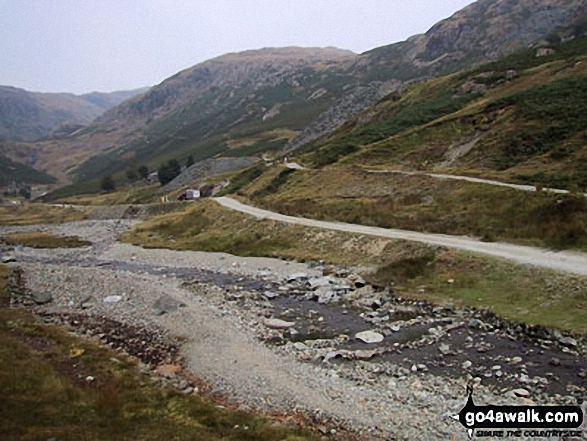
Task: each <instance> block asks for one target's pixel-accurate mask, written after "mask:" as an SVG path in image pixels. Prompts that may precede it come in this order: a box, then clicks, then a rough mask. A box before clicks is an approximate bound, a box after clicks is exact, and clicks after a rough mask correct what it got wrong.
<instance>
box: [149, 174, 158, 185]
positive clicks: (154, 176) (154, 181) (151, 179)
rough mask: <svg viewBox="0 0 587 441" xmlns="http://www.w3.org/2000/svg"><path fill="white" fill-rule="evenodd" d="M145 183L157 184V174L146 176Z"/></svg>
mask: <svg viewBox="0 0 587 441" xmlns="http://www.w3.org/2000/svg"><path fill="white" fill-rule="evenodd" d="M147 181H148V182H149V184H154V183H156V182H159V172H156V171H154V172H152V173H149V176H147Z"/></svg>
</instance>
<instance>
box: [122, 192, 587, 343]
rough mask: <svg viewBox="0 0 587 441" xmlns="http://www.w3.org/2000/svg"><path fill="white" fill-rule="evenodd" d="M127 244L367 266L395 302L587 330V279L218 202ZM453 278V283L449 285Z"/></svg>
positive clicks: (150, 228)
mask: <svg viewBox="0 0 587 441" xmlns="http://www.w3.org/2000/svg"><path fill="white" fill-rule="evenodd" d="M123 241H125V242H129V243H133V244H136V245H141V246H144V247H152V248H171V249H176V250H199V251H218V252H227V253H231V254H236V255H241V256H265V257H282V258H289V259H297V260H302V261H303V260H306V259H311V260H318V259H323V260H325V261H326V262H328V263H333V264H346V265H367V266H369V267H371V268H374V269H375V270H374V271H372V272H371V273H369V274H366V275H365V276H366V277H367V278H368V279H369V280H370V281H372V282H373V283H376V284H379V285H389V286H392V287H393V290H394V292H395V294H396V295H398V296H405V297H412V298H418V299H423V300H427V301H430V302H432V303H438V304H443V303H445V302H446V301H451V302H455V303H456V304H459V305H463V306H474V307H478V308H488V309H490V310H492V311H493V312H495V313H497V314H499V315H501V316H503V317H505V318H508V319H511V320H514V321H522V322H526V323H529V324H541V325H546V326H553V327H558V328H562V329H569V330H573V331H577V332H585V331H587V294H586V293H587V278H586V277H580V276H573V275H567V274H563V273H556V272H552V271H546V270H543V269H538V268H533V267H528V266H523V265H515V264H512V263H511V262H507V261H503V260H499V259H492V258H486V257H480V256H477V255H471V254H469V253H466V252H457V251H447V250H446V249H442V248H438V247H430V246H426V245H423V244H417V243H411V242H405V241H394V240H388V239H382V238H375V237H369V236H363V235H355V234H349V233H339V232H334V231H323V230H320V229H314V228H309V227H302V226H293V225H288V224H283V223H279V222H274V221H268V220H259V219H256V218H254V217H251V216H247V215H244V214H241V213H237V212H234V211H231V210H228V209H225V208H223V207H221V206H219V205H218V204H216V203H214V202H213V201H200V202H197V203H193V204H190V205H189V206H186V208H185V209H184V210H183V211H181V212H175V213H171V214H169V215H163V216H159V217H155V218H153V219H151V220H149V221H147V222H145V223H142V224H140V225H139V226H137V227H135V228H134V229H133V230H132V231H131V232H130V233H129V234H128V235H126V236H125V237H124V238H123ZM449 280H452V281H453V282H452V283H449V282H448V281H449Z"/></svg>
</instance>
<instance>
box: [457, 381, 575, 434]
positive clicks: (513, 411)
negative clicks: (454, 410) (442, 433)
mask: <svg viewBox="0 0 587 441" xmlns="http://www.w3.org/2000/svg"><path fill="white" fill-rule="evenodd" d="M468 392H469V399H468V400H467V404H466V405H465V407H463V409H462V410H461V411H460V412H459V414H458V415H455V416H454V419H456V420H458V421H459V422H460V423H461V424H462V425H463V426H464V427H465V428H466V429H467V430H468V432H469V437H470V438H472V437H473V436H475V437H479V438H480V437H494V438H509V437H512V438H519V437H532V438H549V437H581V436H582V433H583V431H582V430H581V429H579V428H580V427H581V425H582V424H583V418H584V415H583V410H582V409H581V407H579V406H477V405H475V403H474V402H473V391H472V388H469V390H468Z"/></svg>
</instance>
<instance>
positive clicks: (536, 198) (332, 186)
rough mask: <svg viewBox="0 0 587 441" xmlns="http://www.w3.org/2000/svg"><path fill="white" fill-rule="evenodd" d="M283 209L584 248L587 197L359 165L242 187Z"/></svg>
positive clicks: (278, 175)
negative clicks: (379, 170)
mask: <svg viewBox="0 0 587 441" xmlns="http://www.w3.org/2000/svg"><path fill="white" fill-rule="evenodd" d="M239 193H240V194H242V195H244V196H245V197H247V198H249V199H250V200H252V201H254V204H255V205H258V206H262V207H264V208H268V209H271V210H273V211H277V212H280V213H283V214H290V215H297V216H305V217H311V218H315V219H322V220H334V221H343V222H350V223H357V224H362V225H373V226H379V227H384V228H400V229H406V230H413V231H421V232H430V233H443V234H451V235H470V236H473V237H479V238H482V239H483V240H487V241H505V242H513V243H521V244H527V245H535V246H544V247H551V248H556V249H582V250H587V198H585V197H583V196H580V195H577V196H574V195H558V194H553V193H547V192H540V193H538V192H526V191H520V190H516V189H511V188H504V187H496V186H491V185H486V184H478V183H471V182H465V181H455V180H443V179H437V178H433V177H429V176H423V175H416V176H406V175H398V174H382V173H369V172H367V171H365V170H362V169H358V168H350V169H349V168H341V167H338V168H331V169H324V170H321V171H311V170H302V171H295V172H293V173H292V172H291V171H289V170H288V171H287V175H284V171H283V170H281V171H280V169H279V168H277V167H275V168H274V169H273V170H270V171H268V172H267V173H265V175H263V176H261V177H260V178H258V179H257V180H256V181H254V182H252V183H250V184H248V185H247V186H245V187H244V188H242V189H241V190H240V192H239Z"/></svg>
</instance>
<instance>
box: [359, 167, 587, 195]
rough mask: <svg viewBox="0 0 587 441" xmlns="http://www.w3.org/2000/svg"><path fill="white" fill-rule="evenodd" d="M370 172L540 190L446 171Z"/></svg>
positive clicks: (529, 186)
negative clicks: (450, 173)
mask: <svg viewBox="0 0 587 441" xmlns="http://www.w3.org/2000/svg"><path fill="white" fill-rule="evenodd" d="M365 171H367V172H368V173H381V174H396V175H405V176H428V177H431V178H437V179H451V180H454V181H467V182H473V183H476V184H487V185H494V186H497V187H508V188H513V189H516V190H522V191H538V189H537V188H536V187H535V186H534V185H522V184H510V183H507V182H502V181H496V180H493V179H483V178H473V177H471V176H462V175H447V174H444V173H425V172H410V171H403V170H376V169H365ZM542 191H546V192H549V193H557V194H569V191H568V190H561V189H558V188H548V187H547V188H543V189H542ZM583 196H585V197H587V193H583Z"/></svg>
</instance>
